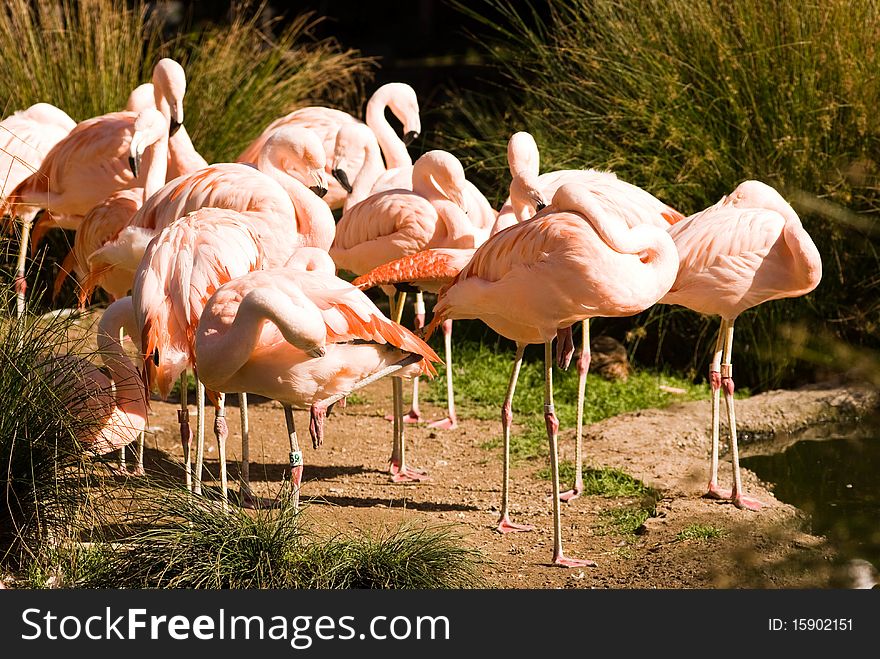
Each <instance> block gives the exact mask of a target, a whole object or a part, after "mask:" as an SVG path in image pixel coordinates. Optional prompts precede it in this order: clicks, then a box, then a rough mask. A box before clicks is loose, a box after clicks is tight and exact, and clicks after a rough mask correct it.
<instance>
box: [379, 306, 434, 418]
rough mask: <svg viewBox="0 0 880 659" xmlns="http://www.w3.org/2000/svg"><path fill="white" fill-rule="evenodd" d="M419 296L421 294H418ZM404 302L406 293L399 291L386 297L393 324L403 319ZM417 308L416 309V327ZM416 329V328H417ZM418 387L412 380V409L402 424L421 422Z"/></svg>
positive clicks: (388, 416)
mask: <svg viewBox="0 0 880 659" xmlns="http://www.w3.org/2000/svg"><path fill="white" fill-rule="evenodd" d="M419 295H421V293H419ZM405 302H406V293H404V292H403V291H401V292H400V293H396V294H391V295H389V296H388V316H389V317H390V318H391V319H392V320H393V321H394V322H395V323H400V320H401V318H403V305H404V303H405ZM416 304H417V305H418V298H417V299H416ZM422 309H423V310H424V302H423V303H422ZM418 317H419V314H418V306H417V307H416V325H417V326H418V322H419V320H418ZM421 322H422V327H424V324H425V314H424V311H422V321H421ZM417 328H418V327H417ZM418 395H419V385H418V378H413V404H412V408H411V409H410V411H409V412H407V413H406V414H404V415H403V417H402V419H403V421H402V422H403V423H418V422H419V421H421V420H422V417H421V413H420V412H419V398H418ZM385 420H386V421H392V422H393V421H394V420H395V416H394V412H392V413H391V414H386V415H385Z"/></svg>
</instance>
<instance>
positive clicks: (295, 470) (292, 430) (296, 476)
mask: <svg viewBox="0 0 880 659" xmlns="http://www.w3.org/2000/svg"><path fill="white" fill-rule="evenodd" d="M284 419H285V421H286V422H287V437H288V439H289V441H290V454H289V458H290V495H289V496H290V500H291V502H292V504H293V509H294V510H299V491H300V488H301V487H302V474H303V456H302V451H301V450H300V448H299V440H297V437H296V425H295V424H294V421H293V409H292V408H291V407H290V405H285V406H284Z"/></svg>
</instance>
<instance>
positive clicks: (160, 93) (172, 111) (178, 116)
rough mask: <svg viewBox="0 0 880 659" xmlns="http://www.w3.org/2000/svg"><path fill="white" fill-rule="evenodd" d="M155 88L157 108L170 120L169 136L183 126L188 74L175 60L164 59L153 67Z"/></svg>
mask: <svg viewBox="0 0 880 659" xmlns="http://www.w3.org/2000/svg"><path fill="white" fill-rule="evenodd" d="M153 88H154V96H155V100H156V107H157V108H159V110H161V111H162V113H163V114H165V115H166V116H167V117H169V119H170V123H169V128H168V136H169V137H171V136H173V135H174V133H176V132H177V131H178V130H179V129H180V127H181V126H182V125H183V97H184V94H186V74H185V73H184V72H183V67H182V66H181V65H180V64H178V63H177V62H175V61H174V60H173V59H170V58H168V57H164V58H162V59H160V60H159V62H158V63H157V64H156V66H155V67H153Z"/></svg>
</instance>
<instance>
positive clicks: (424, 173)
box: [413, 149, 467, 213]
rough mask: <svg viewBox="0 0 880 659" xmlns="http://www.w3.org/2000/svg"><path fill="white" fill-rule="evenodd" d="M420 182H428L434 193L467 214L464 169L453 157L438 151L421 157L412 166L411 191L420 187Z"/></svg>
mask: <svg viewBox="0 0 880 659" xmlns="http://www.w3.org/2000/svg"><path fill="white" fill-rule="evenodd" d="M417 181H418V182H419V183H417ZM421 181H429V183H428V185H430V186H431V187H432V188H433V189H434V190H435V191H437V192H439V193H440V194H442V195H443V196H444V197H446V198H447V199H448V200H449V201H451V202H452V203H454V204H455V205H456V206H458V207H459V208H461V209H462V210H463V211H464V212H465V213H466V212H467V203H466V201H465V196H464V191H465V187H466V185H467V179H466V178H465V175H464V167H462V166H461V162H459V160H458V158H456V157H455V156H454V155H452V154H451V153H449V152H448V151H441V150H439V149H435V150H434V151H428V152H427V153H425V154H424V155H422V156H421V157H420V158H419V159H418V160H416V162H415V164H414V165H413V190H416V187H417V186H418V187H421V185H422V184H421Z"/></svg>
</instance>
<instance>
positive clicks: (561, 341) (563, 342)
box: [556, 325, 574, 371]
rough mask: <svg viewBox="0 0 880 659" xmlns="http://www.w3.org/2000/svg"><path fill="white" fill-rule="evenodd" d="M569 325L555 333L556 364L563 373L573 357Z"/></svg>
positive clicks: (572, 340) (572, 341) (572, 342)
mask: <svg viewBox="0 0 880 659" xmlns="http://www.w3.org/2000/svg"><path fill="white" fill-rule="evenodd" d="M571 327H572V326H571V325H569V326H568V327H566V328H564V329H560V330H557V331H556V363H557V364H558V365H559V368H561V369H562V370H564V371H567V370H568V367H569V365H570V364H571V358H572V356H573V355H574V339H573V338H572V335H571Z"/></svg>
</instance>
